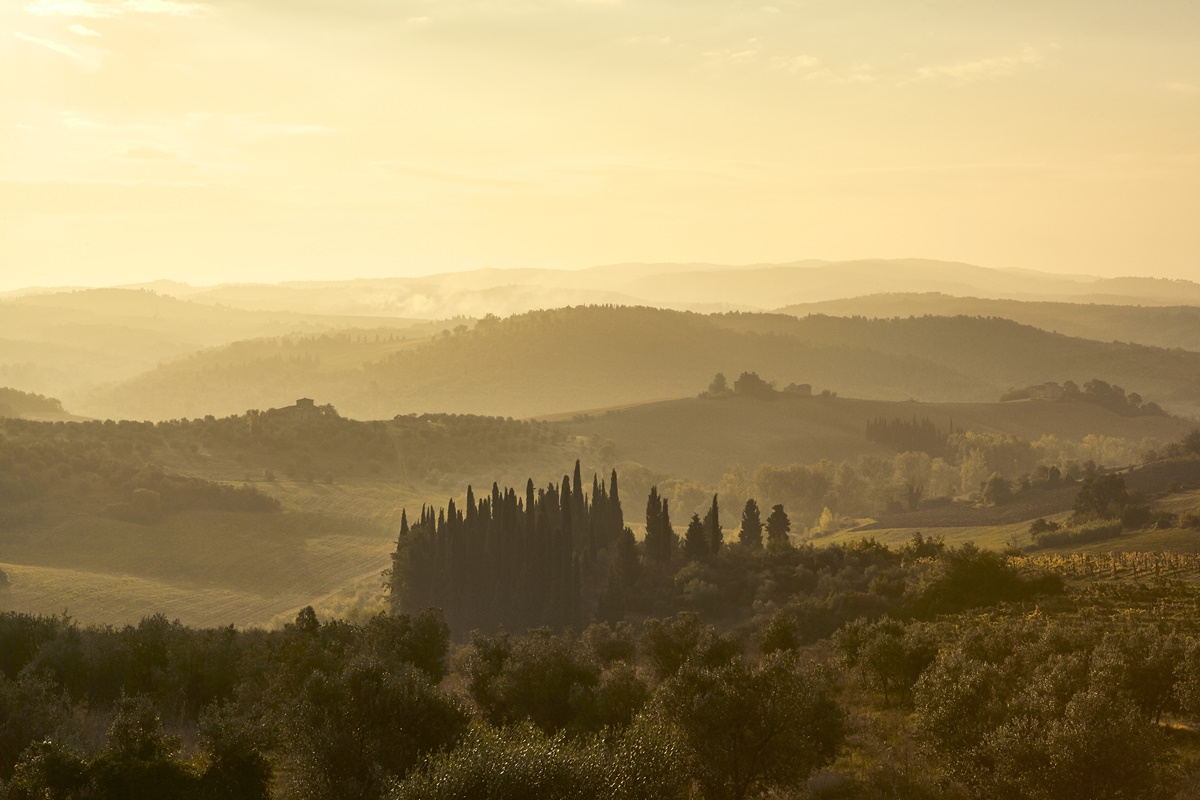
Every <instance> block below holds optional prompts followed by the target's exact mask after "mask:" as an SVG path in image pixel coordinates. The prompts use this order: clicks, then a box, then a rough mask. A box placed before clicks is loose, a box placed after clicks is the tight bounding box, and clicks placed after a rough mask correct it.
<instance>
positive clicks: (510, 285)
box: [146, 258, 1200, 318]
mask: <svg viewBox="0 0 1200 800" xmlns="http://www.w3.org/2000/svg"><path fill="white" fill-rule="evenodd" d="M146 286H147V287H148V288H153V289H154V290H156V291H160V292H163V293H165V294H172V295H174V296H176V297H181V298H186V299H190V300H194V301H197V302H200V303H219V304H224V305H228V306H232V307H238V308H247V309H290V310H294V311H305V312H308V313H316V314H353V315H362V314H367V315H381V314H382V315H392V316H407V317H425V318H434V317H437V318H446V317H452V316H456V315H468V316H480V315H483V314H485V313H493V314H498V315H502V316H507V315H510V314H518V313H523V312H525V311H531V310H535V309H545V308H555V307H560V306H564V305H572V304H596V303H621V304H626V305H630V304H646V305H655V306H659V307H664V308H676V309H682V310H692V311H704V312H709V311H720V310H735V309H741V310H760V309H768V308H776V307H778V306H780V305H783V304H789V303H813V302H820V301H826V300H833V299H837V298H844V297H856V296H858V295H861V294H862V293H863V287H866V286H869V287H871V288H872V289H873V290H874V291H876V292H941V293H944V294H949V295H958V296H970V297H987V298H1009V299H1023V300H1057V301H1070V302H1084V303H1086V302H1108V303H1113V304H1142V305H1178V304H1180V303H1192V304H1198V305H1200V284H1197V283H1193V282H1190V281H1167V280H1158V279H1152V278H1118V279H1112V278H1107V279H1106V278H1096V277H1091V276H1083V275H1059V274H1052V273H1046V272H1036V271H1032V270H1015V269H994V268H986V267H979V266H975V265H972V264H963V263H957V262H947V261H934V260H929V259H915V258H910V259H862V260H855V261H836V262H835V261H820V260H805V261H795V262H789V263H784V264H748V265H741V266H729V265H723V264H707V263H692V264H671V263H665V264H664V263H651V264H610V265H603V266H596V267H591V268H588V269H581V270H565V269H481V270H472V271H467V272H451V273H440V274H433V275H423V276H419V277H411V278H382V279H370V280H353V281H298V282H290V283H283V284H278V285H258V284H255V285H223V286H213V287H192V286H187V285H184V284H170V283H162V282H156V283H153V284H146Z"/></svg>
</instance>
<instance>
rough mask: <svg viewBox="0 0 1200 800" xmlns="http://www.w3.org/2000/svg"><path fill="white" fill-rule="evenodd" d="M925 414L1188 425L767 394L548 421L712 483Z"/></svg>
mask: <svg viewBox="0 0 1200 800" xmlns="http://www.w3.org/2000/svg"><path fill="white" fill-rule="evenodd" d="M913 417H918V418H922V419H924V418H928V419H929V420H930V421H931V422H933V423H934V424H935V425H936V426H937V427H938V428H940V429H941V430H943V431H948V430H950V427H951V425H953V426H954V428H955V430H959V431H975V432H979V433H1007V434H1012V435H1014V436H1018V437H1020V438H1022V439H1026V440H1028V441H1035V440H1037V439H1038V438H1039V437H1041V436H1043V435H1053V436H1057V437H1059V438H1061V439H1066V440H1072V441H1078V440H1080V439H1082V438H1083V437H1085V436H1087V435H1089V434H1095V435H1098V436H1111V437H1118V438H1122V439H1132V440H1142V439H1157V440H1160V441H1163V442H1170V441H1175V440H1177V439H1179V438H1181V437H1182V436H1183V435H1184V434H1185V433H1187V432H1188V431H1189V430H1190V429H1191V428H1192V427H1193V424H1192V423H1189V422H1186V421H1184V420H1181V419H1177V418H1174V417H1123V416H1120V415H1118V414H1114V413H1112V412H1111V411H1107V410H1105V409H1103V408H1100V407H1099V406H1095V405H1091V404H1088V403H1053V402H1047V401H1027V402H1017V403H999V402H994V403H916V402H888V401H879V400H856V399H849V398H842V397H837V398H822V397H796V396H793V395H788V394H786V393H780V394H778V395H777V396H775V397H774V398H772V399H765V400H764V399H758V398H753V397H740V396H735V395H730V396H725V397H717V398H688V399H682V400H670V401H664V402H658V403H645V404H641V405H637V406H633V407H630V408H622V409H614V410H611V411H607V412H599V413H596V414H593V415H588V416H584V417H579V418H575V419H569V420H562V421H559V422H557V423H555V424H556V425H559V426H560V427H562V428H563V429H564V430H567V431H569V432H571V433H573V434H576V435H591V436H599V437H601V438H602V439H604V440H607V441H609V442H611V443H612V444H613V458H614V459H615V460H616V461H634V462H638V463H640V464H642V465H644V466H646V467H648V468H649V469H651V470H653V471H656V472H659V473H663V474H666V475H670V476H671V477H676V478H689V479H695V480H700V481H703V482H707V483H714V482H716V481H717V480H718V479H719V478H720V477H721V475H722V474H723V473H724V472H725V471H726V470H727V469H728V468H729V467H731V466H733V465H735V464H740V465H741V466H743V467H746V468H748V469H753V468H754V467H755V466H757V465H759V464H777V465H785V464H814V463H816V462H818V461H822V460H830V461H834V462H837V461H841V460H850V459H854V458H857V457H858V456H863V455H878V456H886V457H889V458H890V457H891V456H892V455H894V451H893V450H891V449H889V448H888V447H886V446H884V445H882V444H880V443H878V442H873V441H870V440H868V439H867V438H866V427H867V423H868V422H869V421H871V420H873V419H878V418H884V419H893V418H899V419H911V418H913Z"/></svg>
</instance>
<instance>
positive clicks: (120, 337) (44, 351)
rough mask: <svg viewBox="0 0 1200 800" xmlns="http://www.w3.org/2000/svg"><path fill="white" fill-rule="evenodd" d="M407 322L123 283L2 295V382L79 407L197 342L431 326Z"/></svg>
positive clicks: (193, 348) (187, 351)
mask: <svg viewBox="0 0 1200 800" xmlns="http://www.w3.org/2000/svg"><path fill="white" fill-rule="evenodd" d="M413 325H414V323H412V322H410V321H408V320H404V319H398V318H369V317H351V316H319V315H314V314H299V313H294V312H287V311H256V310H253V311H252V310H242V309H234V308H228V307H224V306H216V305H205V304H201V303H193V302H189V301H185V300H180V299H176V298H174V297H168V296H163V295H159V294H156V293H154V292H151V291H140V290H129V289H88V290H80V291H68V292H54V293H41V294H27V295H19V296H15V297H9V298H6V299H0V384H7V385H10V386H14V387H17V388H19V389H22V390H24V391H31V392H37V393H41V394H50V395H53V396H55V397H60V398H62V399H63V400H64V402H65V403H66V404H67V406H68V407H71V408H82V407H83V406H85V405H86V397H87V396H88V395H90V394H91V393H92V392H94V391H95V390H96V389H97V388H98V387H104V386H111V385H113V384H114V383H117V382H119V381H122V380H126V379H129V378H132V377H134V376H136V375H138V374H139V373H142V372H144V371H146V370H149V369H153V368H154V367H156V366H157V365H158V364H159V363H160V362H163V361H167V360H170V359H174V358H179V357H181V356H184V355H187V354H190V353H195V352H196V351H199V350H201V349H203V348H208V347H214V346H219V345H225V344H229V343H231V342H235V341H239V340H243V339H249V338H256V337H262V336H280V335H283V334H289V333H295V332H309V333H314V332H326V331H333V330H338V329H345V328H367V329H372V330H373V331H377V330H378V329H380V328H384V329H386V330H387V331H388V332H389V333H394V332H396V331H397V330H399V329H405V328H408V329H411V330H410V333H412V334H413V335H418V336H424V335H428V334H429V332H430V330H424V331H421V330H420V329H418V328H413ZM442 327H444V326H438V327H437V330H441V328H442Z"/></svg>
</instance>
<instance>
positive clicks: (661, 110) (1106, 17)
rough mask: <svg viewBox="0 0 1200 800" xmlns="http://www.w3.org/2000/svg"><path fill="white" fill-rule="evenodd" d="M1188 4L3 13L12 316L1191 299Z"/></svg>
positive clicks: (519, 1)
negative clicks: (496, 305)
mask: <svg viewBox="0 0 1200 800" xmlns="http://www.w3.org/2000/svg"><path fill="white" fill-rule="evenodd" d="M1198 253H1200V3H1198V2H1196V0H1142V1H1141V2H1134V1H1133V0H1129V1H1128V2H1114V1H1113V0H1088V1H1087V2H1084V0H986V1H985V0H959V1H958V2H922V3H916V2H911V3H910V2H903V1H902V0H763V1H762V2H738V1H737V0H727V1H724V2H719V1H718V0H687V1H686V2H684V1H683V0H673V1H671V2H667V1H666V0H607V1H606V0H592V1H591V2H589V1H588V0H211V1H210V2H202V1H199V0H198V1H196V2H193V1H192V0H0V287H3V288H10V287H14V286H21V285H29V284H44V285H48V284H76V283H79V284H93V285H95V284H114V283H122V282H131V281H138V280H149V279H155V278H173V279H177V280H185V281H190V282H193V283H215V282H224V281H250V280H254V281H278V280H286V279H301V278H317V277H336V276H341V277H360V276H362V277H365V276H384V275H412V274H421V273H426V272H433V271H441V270H447V269H467V268H475V267H483V266H498V267H517V266H554V267H582V266H588V265H592V264H600V263H609V262H620V261H712V262H721V263H748V262H758V261H790V260H796V259H802V258H827V259H844V258H866V257H924V258H941V259H947V260H961V261H968V262H972V263H976V264H979V265H982V266H990V267H1025V268H1031V269H1044V270H1054V271H1066V272H1086V273H1092V274H1098V275H1129V274H1135V275H1162V276H1167V277H1184V278H1193V279H1197V280H1200V256H1198Z"/></svg>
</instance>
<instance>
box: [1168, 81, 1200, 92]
mask: <svg viewBox="0 0 1200 800" xmlns="http://www.w3.org/2000/svg"><path fill="white" fill-rule="evenodd" d="M1166 89H1167V91H1168V92H1178V93H1179V94H1197V93H1200V85H1198V84H1195V83H1188V82H1187V81H1171V82H1170V83H1168V84H1167V85H1166Z"/></svg>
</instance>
